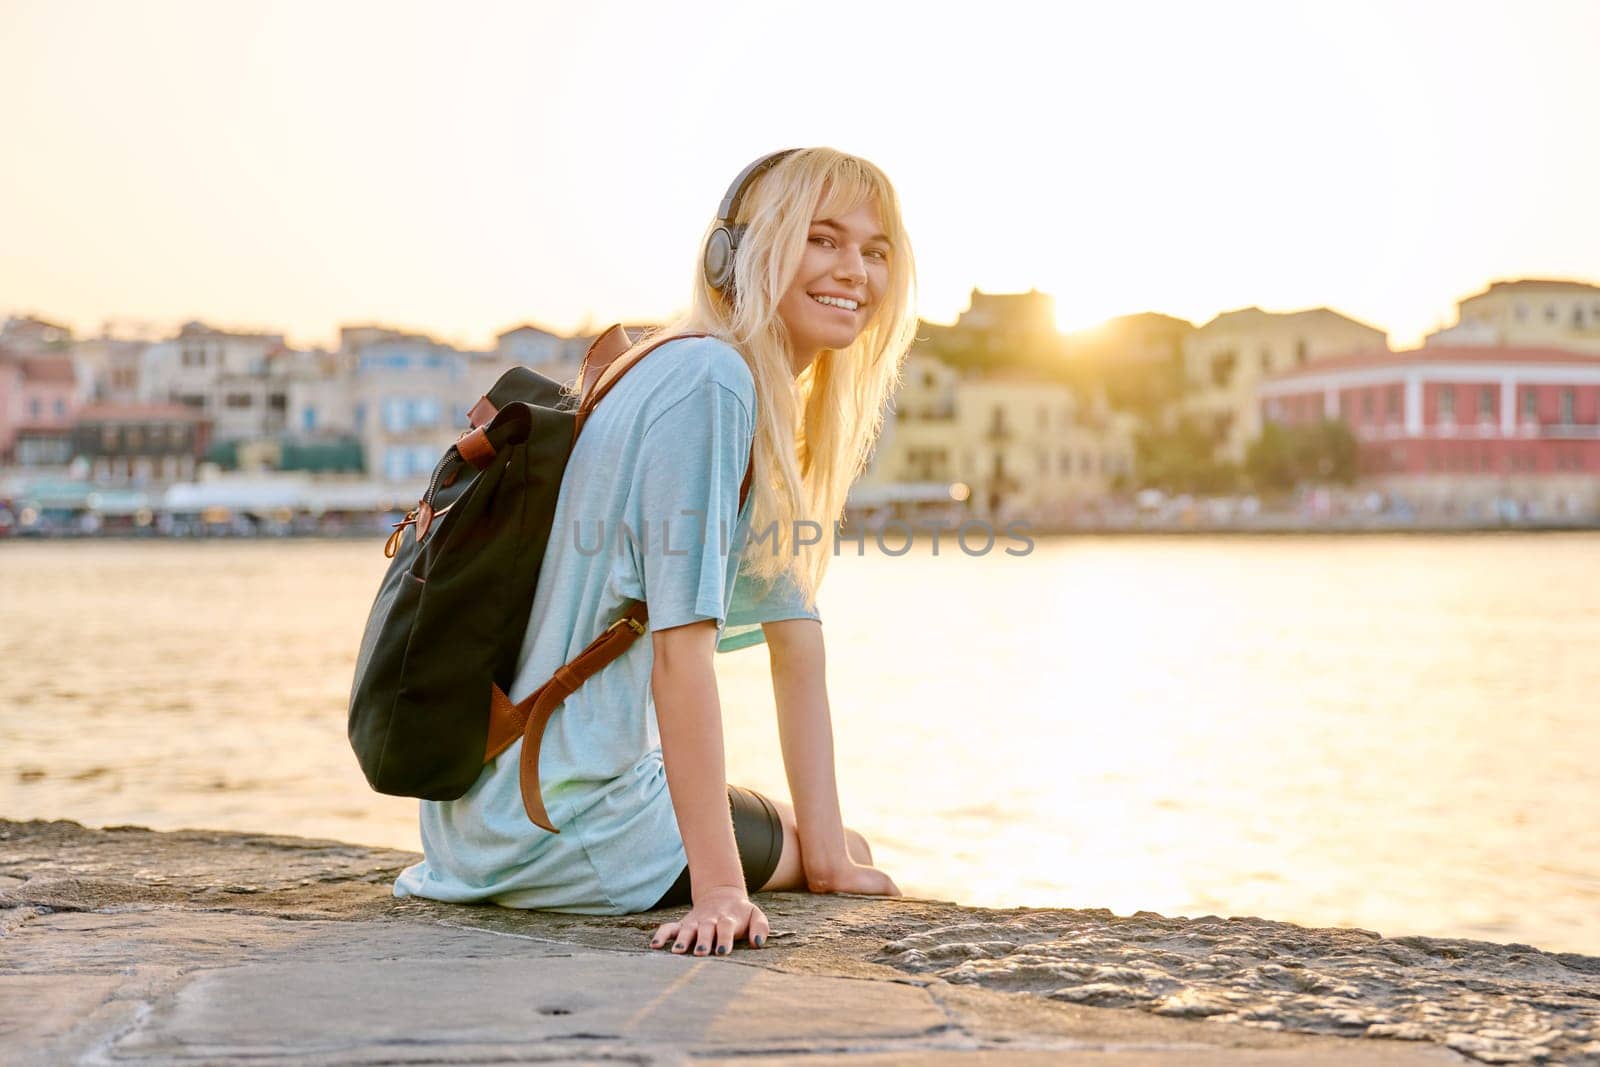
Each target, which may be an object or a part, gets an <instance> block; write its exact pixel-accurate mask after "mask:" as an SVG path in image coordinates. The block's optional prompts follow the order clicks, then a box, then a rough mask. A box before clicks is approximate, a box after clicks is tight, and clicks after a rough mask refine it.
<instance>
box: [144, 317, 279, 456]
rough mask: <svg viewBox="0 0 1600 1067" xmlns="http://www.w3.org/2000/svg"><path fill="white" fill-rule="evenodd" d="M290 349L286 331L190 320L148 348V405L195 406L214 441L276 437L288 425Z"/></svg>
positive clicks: (145, 375) (145, 398) (145, 358)
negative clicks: (248, 330)
mask: <svg viewBox="0 0 1600 1067" xmlns="http://www.w3.org/2000/svg"><path fill="white" fill-rule="evenodd" d="M289 352H290V350H289V349H288V347H287V346H286V345H285V344H284V343H283V335H282V334H270V333H242V332H234V331H229V330H219V329H214V328H213V327H210V326H207V325H206V324H204V323H202V322H189V323H185V324H184V326H183V327H182V328H181V329H180V330H179V331H178V336H177V337H175V338H172V339H170V340H168V341H165V342H161V343H159V344H155V345H151V346H149V347H148V348H147V349H146V351H145V353H144V354H143V357H142V359H141V366H140V376H141V379H142V380H141V382H140V393H141V394H142V399H143V401H144V402H146V403H154V404H167V403H177V404H182V405H184V406H185V407H188V408H191V409H193V410H194V412H195V413H196V414H198V415H200V416H201V417H202V418H203V419H204V420H205V421H206V423H207V424H208V425H209V426H210V427H211V431H210V432H211V439H212V440H213V441H217V442H226V441H248V440H255V439H259V438H263V437H274V436H276V435H278V434H281V433H282V432H283V430H284V428H285V426H286V424H287V416H288V409H289V397H288V380H287V379H288V374H287V371H288V369H289V361H288V360H287V359H286V358H285V357H286V356H287V355H288V354H289Z"/></svg>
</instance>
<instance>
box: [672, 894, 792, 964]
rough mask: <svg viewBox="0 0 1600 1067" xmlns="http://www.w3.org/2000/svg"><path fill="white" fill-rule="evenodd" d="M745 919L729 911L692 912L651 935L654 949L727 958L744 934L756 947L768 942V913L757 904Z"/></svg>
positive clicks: (769, 932)
mask: <svg viewBox="0 0 1600 1067" xmlns="http://www.w3.org/2000/svg"><path fill="white" fill-rule="evenodd" d="M747 906H748V907H749V909H750V910H749V911H748V912H745V913H744V914H743V915H742V916H740V915H736V914H732V913H729V912H726V911H720V913H719V912H718V911H713V912H712V913H711V914H703V913H696V912H695V911H693V910H691V911H690V912H689V914H688V915H685V916H684V917H683V918H682V919H681V920H679V921H678V922H675V923H662V924H661V925H660V926H658V927H656V932H655V933H654V934H653V935H651V938H650V947H651V948H667V949H670V950H671V951H672V952H675V953H678V954H680V955H682V954H688V955H693V956H726V955H728V954H729V953H731V952H732V951H733V945H734V942H735V941H736V940H737V939H738V938H739V936H740V935H741V934H743V935H744V937H745V938H746V939H747V940H748V941H749V943H750V944H752V945H754V946H755V947H756V948H761V947H762V946H764V945H765V944H766V943H767V938H768V936H770V935H771V933H772V926H771V924H770V923H768V921H767V916H766V913H765V912H763V911H762V910H761V909H760V908H758V907H756V906H755V905H754V904H749V905H747Z"/></svg>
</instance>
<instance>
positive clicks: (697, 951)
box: [694, 945, 706, 956]
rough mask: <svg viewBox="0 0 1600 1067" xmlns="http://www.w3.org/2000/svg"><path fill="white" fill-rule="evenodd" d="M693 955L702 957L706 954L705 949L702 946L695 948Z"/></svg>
mask: <svg viewBox="0 0 1600 1067" xmlns="http://www.w3.org/2000/svg"><path fill="white" fill-rule="evenodd" d="M694 954H695V955H696V956H704V955H705V954H706V947H705V946H704V945H698V946H696V947H695V950H694Z"/></svg>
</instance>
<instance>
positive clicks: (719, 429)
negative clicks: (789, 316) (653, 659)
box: [625, 378, 755, 630]
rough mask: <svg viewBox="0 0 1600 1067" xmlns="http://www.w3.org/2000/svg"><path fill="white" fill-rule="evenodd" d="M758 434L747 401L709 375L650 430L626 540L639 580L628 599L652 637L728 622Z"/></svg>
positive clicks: (636, 480)
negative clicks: (644, 614)
mask: <svg viewBox="0 0 1600 1067" xmlns="http://www.w3.org/2000/svg"><path fill="white" fill-rule="evenodd" d="M754 433H755V423H754V420H753V419H752V417H751V413H750V410H749V408H748V407H746V405H745V402H744V400H743V399H742V398H741V397H740V396H739V395H738V394H737V393H735V392H734V391H733V390H732V389H730V388H728V386H726V385H724V384H723V383H721V382H719V381H716V380H715V379H712V378H707V379H705V380H703V381H700V382H698V383H696V384H695V385H694V386H693V387H692V388H691V389H690V391H689V392H688V393H687V394H686V395H685V396H683V397H682V398H680V399H678V400H676V401H674V402H673V403H672V404H671V405H670V406H668V407H667V408H666V409H664V410H663V411H661V412H660V413H659V414H658V415H656V416H655V417H654V419H653V421H652V422H651V423H650V424H649V426H647V427H646V429H645V431H644V436H643V438H642V440H641V447H640V453H639V466H638V471H637V473H636V475H635V478H634V499H633V501H632V506H630V507H629V508H628V509H627V510H628V514H629V517H630V520H631V522H630V526H631V530H630V533H631V536H627V537H626V538H625V540H626V542H627V543H628V546H629V551H630V553H631V554H632V555H633V557H634V574H635V575H636V576H637V578H638V581H639V583H640V588H639V589H638V590H637V591H635V592H633V593H632V594H630V595H636V596H639V597H641V598H642V599H643V600H644V602H645V603H646V604H647V605H648V607H649V612H650V628H651V629H652V630H666V629H670V628H672V627H674V626H682V625H684V624H685V623H691V622H697V621H700V620H702V619H714V620H716V622H717V624H718V626H721V625H722V623H723V621H724V605H725V604H726V603H727V593H728V590H727V581H728V577H727V572H728V553H729V552H730V551H731V542H732V537H733V533H734V526H735V522H736V520H737V519H738V508H739V485H740V483H741V482H742V481H743V479H744V472H745V467H746V466H747V465H748V463H749V458H750V441H751V438H752V436H753V435H754Z"/></svg>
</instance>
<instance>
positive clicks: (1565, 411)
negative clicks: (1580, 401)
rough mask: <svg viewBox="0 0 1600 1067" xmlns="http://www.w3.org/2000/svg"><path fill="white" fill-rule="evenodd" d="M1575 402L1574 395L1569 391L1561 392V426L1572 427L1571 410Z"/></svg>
mask: <svg viewBox="0 0 1600 1067" xmlns="http://www.w3.org/2000/svg"><path fill="white" fill-rule="evenodd" d="M1576 400H1577V397H1576V396H1575V395H1574V393H1573V391H1572V390H1571V389H1563V390H1561V425H1563V426H1571V425H1572V415H1573V412H1572V409H1573V407H1574V405H1575V403H1576Z"/></svg>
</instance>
